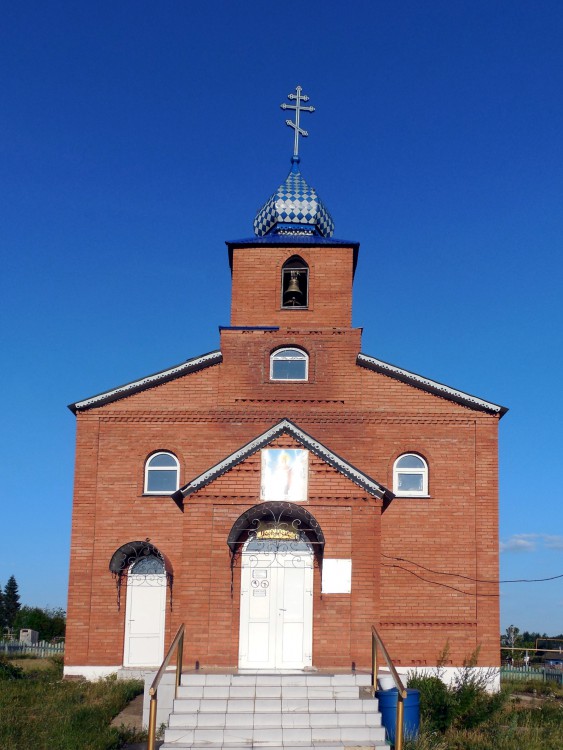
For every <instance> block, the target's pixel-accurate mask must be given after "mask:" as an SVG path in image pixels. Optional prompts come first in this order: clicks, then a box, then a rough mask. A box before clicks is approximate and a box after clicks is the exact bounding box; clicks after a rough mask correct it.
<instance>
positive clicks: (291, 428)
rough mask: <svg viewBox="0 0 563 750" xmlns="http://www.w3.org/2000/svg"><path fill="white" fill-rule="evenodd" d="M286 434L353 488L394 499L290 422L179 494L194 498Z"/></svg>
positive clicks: (187, 486)
mask: <svg viewBox="0 0 563 750" xmlns="http://www.w3.org/2000/svg"><path fill="white" fill-rule="evenodd" d="M284 432H285V433H288V434H290V435H292V437H294V438H295V439H296V440H297V441H298V442H300V443H301V444H302V445H303V446H305V447H306V448H308V449H309V450H310V451H311V452H312V453H314V454H315V455H317V456H319V457H320V458H322V459H323V460H325V461H326V462H327V463H328V464H330V466H332V467H333V468H334V469H336V470H337V471H340V473H341V474H343V475H344V476H346V477H347V478H348V479H350V480H351V481H352V482H354V484H357V485H358V486H359V487H361V488H362V489H364V490H366V491H367V492H369V494H370V495H374V496H375V497H379V498H383V497H387V498H389V499H391V498H392V497H394V495H393V493H392V492H391V491H390V490H388V489H387V488H386V487H384V486H383V485H381V484H379V483H378V482H376V481H374V480H373V479H371V478H370V477H368V476H367V474H364V473H363V472H361V471H359V469H356V468H355V467H354V466H352V465H351V464H349V463H348V462H347V461H344V460H343V459H342V458H340V457H339V456H337V455H336V453H333V452H332V451H330V450H329V449H328V448H327V447H326V446H324V445H323V444H322V443H319V441H318V440H315V439H314V438H312V437H311V436H310V435H308V434H307V433H306V432H303V430H300V429H299V427H297V426H296V425H294V424H293V422H290V420H289V419H282V421H281V422H278V424H276V425H274V426H273V427H271V428H270V429H269V430H266V432H263V433H262V434H261V435H259V436H258V437H257V438H255V439H254V440H251V441H250V443H247V444H246V445H244V446H243V447H242V448H239V450H237V451H235V452H234V453H231V455H230V456H227V458H225V459H223V461H220V462H219V463H218V464H215V466H212V467H211V468H210V469H208V470H207V471H205V472H203V474H200V475H199V476H198V477H196V478H195V479H192V481H191V482H190V483H189V484H187V485H185V486H184V487H181V488H180V489H179V490H178V492H177V493H176V494H177V495H179V496H181V497H187V496H188V495H191V494H192V492H195V491H196V490H199V489H200V488H201V487H204V486H205V485H206V484H208V483H209V482H211V481H213V480H214V479H217V477H219V476H221V475H222V474H224V473H225V472H226V471H228V470H229V469H232V468H233V466H236V465H237V464H238V463H240V462H241V461H243V460H244V459H245V458H248V456H250V455H252V454H253V453H256V451H258V450H260V448H263V447H264V446H265V445H268V443H270V442H271V441H272V440H273V439H274V438H276V437H278V436H279V435H281V434H282V433H284Z"/></svg>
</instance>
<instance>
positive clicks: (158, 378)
mask: <svg viewBox="0 0 563 750" xmlns="http://www.w3.org/2000/svg"><path fill="white" fill-rule="evenodd" d="M222 361H223V355H222V353H221V351H220V350H218V349H217V350H216V351H213V352H209V353H208V354H202V355H200V356H199V357H194V358H192V359H188V360H186V361H185V362H182V363H181V364H179V365H175V366H174V367H170V368H168V369H167V370H161V371H160V372H156V373H154V374H153V375H147V376H146V377H144V378H141V379H140V380H133V381H131V382H130V383H125V385H120V386H118V387H117V388H112V389H111V390H109V391H103V392H102V393H98V394H97V395H96V396H91V397H90V398H86V399H83V400H82V401H76V402H75V403H73V404H69V405H68V408H69V409H70V410H71V412H73V414H76V413H77V412H79V411H86V410H88V409H93V408H95V407H98V406H104V404H109V403H111V402H112V401H118V400H119V399H121V398H125V397H126V396H132V395H133V394H134V393H139V392H140V391H144V390H146V389H148V388H153V387H154V386H156V385H161V384H162V383H167V382H169V381H170V380H175V379H176V378H180V377H182V376H183V375H187V374H189V373H191V372H196V371H197V370H203V369H204V368H206V367H211V365H218V364H220V363H221V362H222Z"/></svg>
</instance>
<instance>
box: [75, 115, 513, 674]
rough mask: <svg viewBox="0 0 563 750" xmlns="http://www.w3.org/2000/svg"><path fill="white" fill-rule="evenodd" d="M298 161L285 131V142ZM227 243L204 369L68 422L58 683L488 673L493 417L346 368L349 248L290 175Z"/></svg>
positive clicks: (470, 403) (158, 380) (491, 657)
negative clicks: (381, 655)
mask: <svg viewBox="0 0 563 750" xmlns="http://www.w3.org/2000/svg"><path fill="white" fill-rule="evenodd" d="M296 139H297V130H296ZM254 230H255V236H254V237H252V238H250V239H243V240H237V241H230V242H227V246H228V261H229V264H230V267H231V271H232V308H231V325H230V326H225V327H223V328H221V333H220V348H219V349H217V350H214V351H212V352H210V353H207V354H202V355H199V356H194V357H192V358H191V359H188V360H187V361H185V362H182V363H181V364H179V365H175V366H173V367H169V368H167V369H164V370H162V371H161V372H158V373H156V374H154V375H147V376H144V377H141V378H139V379H138V380H135V381H133V382H131V383H128V384H127V385H123V386H120V387H117V388H114V389H113V390H110V391H106V392H105V393H101V394H99V395H96V396H92V397H91V398H86V399H83V400H81V401H78V402H76V403H74V404H72V405H71V407H70V408H71V409H72V411H73V412H74V413H75V415H76V419H77V438H76V476H75V489H74V506H73V522H72V548H71V566H70V584H69V601H68V629H67V644H66V654H65V660H66V667H65V671H66V673H67V674H83V675H86V676H88V677H96V676H101V675H104V674H108V673H110V672H115V671H117V670H118V669H119V668H121V667H130V668H139V669H145V668H149V667H155V666H158V665H159V664H160V663H161V660H162V658H163V655H164V653H165V650H166V648H167V647H168V645H169V643H170V641H171V640H172V638H173V637H174V634H175V633H176V631H177V629H178V627H179V626H180V625H181V624H182V623H185V625H186V646H185V654H184V664H185V666H186V667H187V668H194V667H195V666H200V667H201V668H208V667H227V668H230V669H233V668H235V669H236V668H241V669H252V670H267V671H272V670H284V669H291V670H301V669H308V668H309V669H315V668H319V669H320V668H339V669H343V670H347V669H350V670H351V669H353V668H354V667H355V668H357V669H358V670H360V669H364V670H369V668H370V659H371V656H370V649H371V636H370V629H371V625H372V624H374V625H376V627H377V628H378V630H379V631H380V633H381V634H382V636H383V638H384V640H385V642H386V644H387V646H388V649H389V651H390V653H391V656H392V657H393V658H394V660H395V663H396V664H397V665H399V666H403V667H408V668H413V667H417V668H425V667H426V668H430V667H433V666H435V665H436V663H437V659H438V656H439V654H440V652H442V651H443V649H444V647H445V646H446V643H448V644H449V653H448V656H447V665H446V666H451V667H455V666H456V665H460V664H461V663H462V662H463V659H464V658H465V657H467V656H468V655H469V654H470V653H471V652H472V651H474V649H475V648H476V647H478V646H479V647H480V653H479V665H481V666H483V667H496V666H498V664H499V637H498V634H499V602H498V586H497V584H496V583H489V582H488V581H496V580H497V579H498V526H497V523H498V497H497V494H498V488H497V473H498V471H497V429H498V422H499V420H500V418H501V417H502V416H503V414H504V413H505V411H506V409H505V408H503V407H501V406H498V405H497V404H494V403H491V402H489V401H486V400H485V399H482V398H478V397H476V396H471V395H469V394H467V393H464V392H462V391H459V390H457V389H456V388H454V387H451V386H446V385H443V384H441V383H438V382H436V381H434V380H431V379H429V378H426V377H424V376H422V375H418V374H415V373H413V372H410V371H408V370H404V369H402V368H400V367H396V366H394V365H392V364H389V363H387V362H384V361H382V360H380V359H378V358H377V356H372V355H371V354H366V353H364V352H363V351H362V342H361V333H362V332H361V329H359V328H353V327H352V286H353V280H354V273H355V271H356V263H357V260H358V252H359V243H357V242H352V241H348V240H340V239H335V238H334V237H333V231H334V225H333V222H332V218H331V216H330V214H329V213H328V211H327V210H326V208H325V206H324V205H323V203H322V201H321V200H320V198H319V196H318V195H317V193H316V190H315V189H314V188H312V187H310V186H309V185H308V183H307V182H306V181H305V179H304V177H303V176H302V174H301V171H300V159H299V156H297V149H296V150H295V155H294V157H293V159H292V165H291V171H290V173H289V175H288V177H287V179H286V180H285V182H283V183H282V184H281V185H280V187H279V188H278V189H277V190H276V191H275V192H274V194H273V195H272V196H271V197H270V198H269V199H268V201H267V202H266V204H265V205H264V207H263V208H262V209H261V210H260V212H259V213H258V215H257V216H256V219H255V221H254Z"/></svg>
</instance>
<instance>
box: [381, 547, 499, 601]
mask: <svg viewBox="0 0 563 750" xmlns="http://www.w3.org/2000/svg"><path fill="white" fill-rule="evenodd" d="M385 556H386V557H387V555H385ZM383 567H384V568H399V570H404V571H405V572H406V573H410V574H411V575H412V576H414V577H415V578H418V579H419V580H421V581H424V582H425V583H432V584H434V586H442V587H443V588H445V589H451V590H452V591H457V592H458V593H459V594H464V596H489V597H490V596H493V597H497V598H498V596H499V595H498V594H479V593H477V592H471V591H463V590H462V589H458V588H456V587H455V586H450V585H449V583H441V582H440V581H431V580H430V579H429V578H424V577H423V576H420V575H418V573H415V572H414V570H409V569H408V568H405V567H403V566H402V565H395V564H394V563H383Z"/></svg>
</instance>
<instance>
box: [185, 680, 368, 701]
mask: <svg viewBox="0 0 563 750" xmlns="http://www.w3.org/2000/svg"><path fill="white" fill-rule="evenodd" d="M358 691H359V688H358V686H357V685H189V684H188V685H181V686H180V687H179V688H178V698H197V699H202V698H226V699H229V698H357V697H358V695H359V692H358Z"/></svg>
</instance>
